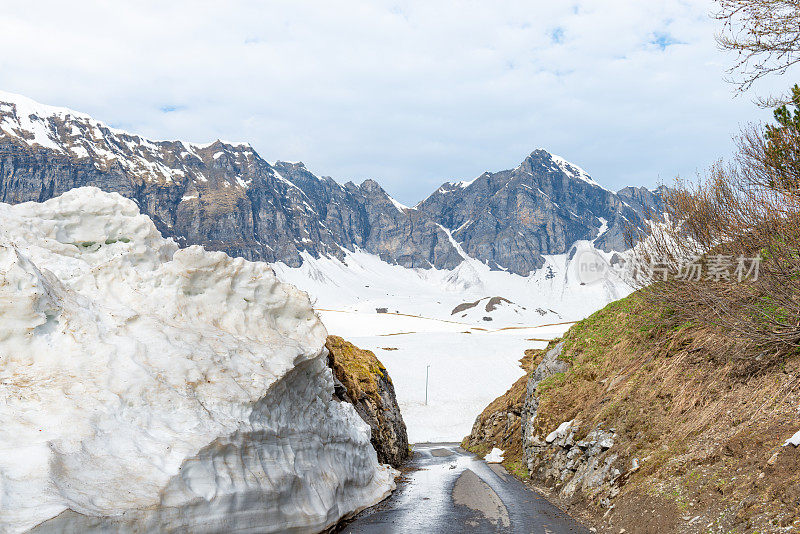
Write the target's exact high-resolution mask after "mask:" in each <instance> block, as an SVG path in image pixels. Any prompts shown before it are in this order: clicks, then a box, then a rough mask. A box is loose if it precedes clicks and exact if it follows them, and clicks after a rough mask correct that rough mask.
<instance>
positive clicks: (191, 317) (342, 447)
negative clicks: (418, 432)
mask: <svg viewBox="0 0 800 534" xmlns="http://www.w3.org/2000/svg"><path fill="white" fill-rule="evenodd" d="M0 316H2V318H3V320H2V321H0V421H2V422H3V424H2V425H0V532H21V531H25V530H27V529H30V528H32V527H34V526H36V525H37V524H40V523H42V522H45V523H44V524H43V525H41V526H40V527H39V529H40V530H42V531H64V530H69V529H71V530H73V531H77V532H82V531H86V530H88V529H89V527H90V526H94V528H105V529H110V530H114V531H164V530H179V531H186V530H190V531H192V532H218V531H224V530H228V531H229V530H237V531H243V532H246V531H258V532H278V531H280V532H284V531H288V530H291V531H297V532H315V531H319V530H322V529H324V528H326V527H327V526H329V525H331V524H332V523H334V522H335V521H336V520H338V519H339V518H340V517H342V516H343V515H345V514H348V513H351V512H353V511H355V510H358V509H361V508H363V507H365V506H368V505H371V504H373V503H375V502H377V501H378V500H380V499H381V498H383V497H384V496H385V495H386V494H387V492H389V491H390V490H391V489H392V488H393V484H394V483H393V475H394V471H393V470H391V469H390V468H388V467H383V466H379V465H378V463H377V458H376V454H375V451H374V450H373V449H372V446H371V445H370V442H369V428H368V427H367V426H366V424H365V423H363V422H362V421H361V419H360V418H359V417H358V416H357V414H356V413H355V411H354V409H353V408H352V406H351V405H349V404H342V403H339V402H336V401H333V400H332V391H333V381H332V375H331V373H330V370H329V369H328V368H327V366H326V364H325V358H326V354H325V350H324V348H323V343H324V340H325V337H326V330H325V328H324V327H323V325H322V324H321V323H320V321H319V320H318V319H317V317H316V316H315V315H314V313H313V311H312V309H311V306H310V303H309V302H308V300H307V298H306V297H305V296H304V295H303V294H302V293H301V292H299V291H297V290H296V289H295V288H294V287H292V286H290V285H287V284H282V283H280V282H279V281H278V280H277V279H276V277H275V275H274V273H273V272H272V270H271V269H270V268H269V267H268V266H267V265H266V264H263V263H250V262H247V261H245V260H242V259H232V258H230V257H228V256H226V255H225V254H223V253H220V252H214V253H212V252H205V251H203V249H201V248H200V247H189V248H186V249H181V250H179V249H178V247H177V246H176V245H175V243H174V242H173V241H172V240H167V239H163V238H162V237H161V236H160V234H159V233H158V232H157V231H156V228H155V226H154V225H153V223H152V222H151V220H150V219H149V218H147V217H146V216H144V215H140V214H139V211H138V209H137V207H136V205H135V204H134V203H133V202H132V201H130V200H127V199H124V198H123V197H121V196H119V195H117V194H107V193H102V192H100V191H99V190H98V189H94V188H81V189H74V190H72V191H70V192H68V193H66V194H64V195H63V196H61V197H58V198H55V199H53V200H50V201H48V202H45V203H43V204H34V203H27V204H20V205H17V206H13V207H12V206H8V205H5V204H0ZM123 512H124V515H121V514H123ZM92 516H101V517H105V518H106V519H105V520H104V522H101V523H100V526H99V527H98V526H97V524H96V523H95V520H94V519H92Z"/></svg>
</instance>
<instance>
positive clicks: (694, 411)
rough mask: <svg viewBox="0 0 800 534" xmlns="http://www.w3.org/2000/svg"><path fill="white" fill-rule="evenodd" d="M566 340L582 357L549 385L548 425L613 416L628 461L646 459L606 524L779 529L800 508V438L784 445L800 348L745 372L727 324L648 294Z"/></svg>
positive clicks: (795, 396) (651, 528)
mask: <svg viewBox="0 0 800 534" xmlns="http://www.w3.org/2000/svg"><path fill="white" fill-rule="evenodd" d="M564 341H565V350H564V353H563V355H562V359H564V360H565V361H568V362H569V363H570V369H569V370H568V371H567V372H566V373H563V374H562V375H557V376H555V377H552V378H550V379H548V380H547V381H545V382H544V383H543V384H542V385H540V387H539V389H538V391H539V399H540V404H539V412H538V415H537V418H536V431H537V432H538V433H539V434H540V435H547V434H548V433H549V432H551V431H552V430H554V429H555V428H556V427H557V426H558V425H559V424H561V423H562V422H563V421H568V420H573V419H574V420H575V421H576V422H577V423H578V424H579V426H580V428H581V429H582V430H583V431H588V430H590V429H591V428H594V427H595V426H597V425H602V426H603V427H604V428H613V429H615V431H616V433H617V438H616V445H615V450H616V451H617V453H618V454H619V455H620V458H619V460H618V461H619V464H620V467H621V468H622V470H626V469H628V468H629V467H630V465H631V460H632V459H633V458H637V459H638V460H639V461H640V462H641V468H640V469H639V470H637V471H635V472H633V473H631V474H629V475H628V476H626V477H624V478H623V486H622V488H621V493H620V495H619V496H618V497H617V498H616V499H615V500H614V504H615V507H614V510H613V511H612V512H611V513H609V514H608V516H606V518H605V519H602V520H601V519H600V517H601V516H602V515H603V514H604V513H605V509H601V508H595V510H596V513H597V516H596V519H597V520H598V525H600V526H601V527H602V529H604V530H606V531H609V532H610V531H614V532H618V531H619V528H626V529H627V530H628V531H629V532H663V531H665V530H664V529H666V530H667V531H672V530H673V528H677V527H675V526H674V525H673V522H675V521H677V523H675V524H679V523H681V522H682V520H681V519H680V518H681V517H688V518H693V517H695V516H700V517H701V518H702V521H701V520H698V521H697V522H696V525H695V527H694V528H688V529H686V530H687V531H690V532H694V531H705V530H708V529H707V528H705V527H706V525H708V524H709V523H711V524H712V526H713V528H712V529H711V530H713V531H717V530H718V529H722V531H724V532H728V531H735V532H738V531H753V529H760V531H762V532H772V531H774V529H775V528H776V527H777V526H778V525H784V526H786V525H790V524H791V523H792V521H794V519H796V518H799V517H800V470H799V469H798V468H800V450H798V449H794V448H793V447H788V448H784V447H781V445H782V444H783V442H784V441H785V440H786V439H787V438H788V437H789V436H791V435H792V434H793V433H794V432H796V431H797V430H798V423H797V406H798V405H800V357H797V356H794V357H791V358H788V359H787V360H785V361H784V365H783V366H782V367H772V368H770V369H768V370H765V371H764V372H762V373H760V374H759V375H757V376H749V377H742V376H741V375H740V374H738V373H737V366H736V363H735V362H733V361H729V362H728V363H724V364H721V363H720V362H718V361H716V360H715V358H713V357H712V356H711V355H712V354H715V353H717V352H718V349H717V346H718V344H720V343H727V337H726V336H724V335H721V334H720V333H719V332H718V330H717V329H716V328H709V327H706V326H703V325H697V324H689V323H680V322H677V321H675V320H674V316H670V315H669V314H666V316H665V313H664V312H663V311H660V310H657V309H654V308H653V307H652V306H651V305H650V303H649V302H648V301H647V300H646V299H644V298H642V295H641V294H634V295H632V296H631V297H628V298H627V299H623V300H622V301H619V302H616V303H613V304H612V305H610V306H609V307H607V308H606V309H604V310H602V311H600V312H598V313H597V314H594V315H593V316H591V317H589V318H588V319H586V320H584V321H582V322H581V323H578V324H577V325H576V326H575V327H574V328H572V329H571V330H570V331H569V332H568V333H567V335H566V336H565V338H564ZM579 437H580V436H579ZM776 452H777V453H778V456H777V458H776V459H775V461H774V463H773V464H772V465H770V464H768V461H769V460H770V459H771V458H772V457H773V456H774V455H775V453H776ZM588 506H589V508H591V507H592V506H593V504H592V503H588ZM665 525H672V526H665ZM797 527H798V528H800V523H798V525H797Z"/></svg>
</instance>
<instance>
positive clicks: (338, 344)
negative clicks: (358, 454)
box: [325, 336, 410, 467]
mask: <svg viewBox="0 0 800 534" xmlns="http://www.w3.org/2000/svg"><path fill="white" fill-rule="evenodd" d="M325 346H326V347H327V349H328V366H329V367H330V368H331V369H332V370H333V375H334V378H335V380H336V390H335V395H336V396H337V398H338V399H339V400H341V401H346V402H350V403H351V404H353V406H355V408H356V413H358V415H359V416H360V417H361V419H363V420H364V422H365V423H367V424H368V425H369V427H370V429H371V431H372V437H371V441H372V445H373V447H375V451H376V452H377V453H378V461H379V462H381V463H385V464H390V465H392V466H394V467H399V466H400V465H402V464H403V463H404V462H405V461H406V460H407V459H408V458H409V456H410V452H409V447H408V434H407V432H406V425H405V423H404V422H403V415H402V414H401V413H400V407H399V406H398V404H397V398H396V397H395V393H394V385H393V384H392V379H391V378H390V377H389V372H388V371H387V370H386V368H385V367H384V366H383V365H382V364H381V362H380V361H378V359H377V358H376V357H375V354H374V353H373V352H372V351H369V350H363V349H359V348H358V347H356V346H355V345H353V344H352V343H349V342H347V341H345V340H344V339H342V338H341V337H339V336H328V340H327V342H326V343H325Z"/></svg>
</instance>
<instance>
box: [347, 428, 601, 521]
mask: <svg viewBox="0 0 800 534" xmlns="http://www.w3.org/2000/svg"><path fill="white" fill-rule="evenodd" d="M408 467H409V469H408V470H407V472H406V476H405V479H406V480H404V481H402V482H399V483H398V486H397V490H396V491H395V492H394V494H393V495H392V496H391V497H390V498H388V499H387V500H385V501H383V502H382V503H380V504H378V505H377V506H374V507H372V508H369V509H367V510H365V511H363V512H361V513H360V514H359V515H358V516H356V518H355V519H354V520H353V521H352V522H350V523H349V524H347V525H346V526H345V527H344V528H343V529H341V530H340V532H346V533H354V534H355V533H359V534H361V533H368V534H377V533H405V532H424V533H430V534H439V533H441V534H449V533H462V532H513V533H517V532H523V533H526V534H527V533H536V534H539V533H541V534H545V533H546V534H561V533H580V534H588V533H589V530H588V529H586V528H584V527H583V526H581V525H580V524H579V523H577V522H576V521H575V520H573V519H572V518H570V517H569V516H568V515H566V514H565V513H564V512H562V511H561V510H559V509H558V508H556V507H555V506H553V505H552V504H550V503H549V502H548V501H547V500H546V499H545V498H544V497H542V496H541V495H539V494H538V493H536V492H535V491H533V490H531V489H530V488H528V487H527V486H525V485H524V484H523V483H521V482H520V481H519V480H517V479H516V478H514V477H513V476H511V475H510V474H508V473H507V472H506V471H505V470H504V469H503V468H502V467H500V466H499V465H496V464H487V463H486V462H484V461H483V460H482V459H480V458H478V457H477V456H475V455H473V454H471V453H468V452H466V451H464V450H463V449H461V447H459V446H458V444H456V443H427V444H418V445H415V446H414V457H413V459H412V460H411V462H410V463H409V466H408Z"/></svg>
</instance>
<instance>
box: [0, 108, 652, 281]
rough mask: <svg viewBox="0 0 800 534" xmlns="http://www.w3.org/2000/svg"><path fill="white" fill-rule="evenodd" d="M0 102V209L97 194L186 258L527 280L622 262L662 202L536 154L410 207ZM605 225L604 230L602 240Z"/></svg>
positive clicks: (291, 169) (203, 148)
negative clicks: (592, 254)
mask: <svg viewBox="0 0 800 534" xmlns="http://www.w3.org/2000/svg"><path fill="white" fill-rule="evenodd" d="M5 100H9V101H7V102H4V101H2V100H0V125H2V128H0V202H6V203H12V204H13V203H19V202H26V201H37V202H41V201H44V200H47V199H49V198H51V197H54V196H58V195H60V194H61V193H63V192H65V191H67V190H69V189H72V188H75V187H81V186H95V187H99V188H100V189H103V190H105V191H110V192H117V193H120V194H122V195H123V196H126V197H129V198H132V199H134V200H135V201H136V202H137V203H138V204H139V206H140V209H141V210H142V212H143V213H145V214H147V215H149V216H150V217H151V218H152V219H153V220H154V221H155V224H156V226H157V227H158V229H159V230H160V231H161V232H162V233H163V234H164V235H165V236H169V237H173V238H175V239H176V240H177V241H178V242H179V243H180V244H181V245H182V246H186V245H193V244H199V245H203V246H204V247H206V248H207V249H209V250H222V251H224V252H227V253H228V254H231V255H234V256H242V257H244V258H246V259H249V260H260V261H267V262H276V261H282V262H284V263H286V264H288V265H290V266H298V265H300V264H301V263H302V254H303V253H308V254H310V255H311V256H313V257H319V256H333V257H337V258H339V259H342V258H344V255H345V251H347V250H350V251H353V250H355V249H356V248H359V249H362V250H364V251H366V252H370V253H373V254H376V255H378V256H379V257H380V258H381V259H383V260H384V261H386V262H389V263H394V264H398V265H402V266H404V267H409V268H417V267H419V268H430V267H436V268H442V269H451V268H454V267H456V266H457V265H459V264H460V263H461V262H462V261H463V256H462V254H461V253H460V252H459V251H458V250H457V246H456V244H455V243H456V242H457V243H458V244H459V245H460V246H461V247H463V249H464V252H465V253H466V254H468V255H470V256H472V257H474V258H477V259H479V260H481V261H484V262H485V263H487V264H488V265H489V266H491V267H492V268H496V269H506V270H509V271H511V272H513V273H517V274H522V275H527V274H528V273H529V272H530V271H532V270H535V269H537V268H539V267H541V265H542V263H543V259H542V255H543V254H560V253H565V252H567V250H568V247H569V246H570V245H571V244H572V243H573V242H574V241H575V240H577V239H594V238H597V241H596V245H597V246H598V247H599V248H602V249H604V250H606V251H610V250H623V249H625V248H627V247H626V244H625V239H624V229H625V226H626V225H633V226H634V227H636V228H641V227H642V226H643V221H644V219H645V218H646V217H647V210H648V209H654V210H655V211H659V195H658V193H653V192H650V191H648V190H647V189H644V188H641V189H633V188H626V189H623V190H622V191H620V192H619V193H618V194H615V193H612V192H610V191H607V190H605V189H603V188H602V187H600V186H599V185H597V184H596V183H594V182H593V181H592V180H591V179H590V178H589V177H588V175H587V174H586V173H585V172H584V171H582V170H580V169H579V168H577V167H575V166H573V165H571V164H569V163H567V162H566V161H564V160H562V159H561V158H558V157H556V156H552V155H551V154H549V153H548V152H546V151H544V150H537V151H535V152H533V153H532V154H531V155H530V156H529V157H528V158H526V159H525V161H523V162H522V163H521V164H520V165H519V166H518V167H517V168H515V169H512V170H507V171H501V172H498V173H488V172H487V173H484V174H483V175H481V176H480V177H478V178H477V179H475V180H474V181H472V182H471V183H470V184H468V185H462V184H451V183H446V184H444V185H443V186H442V187H440V188H439V190H437V191H436V192H435V193H434V194H433V195H431V196H430V197H429V198H427V199H426V200H424V201H423V202H421V203H420V204H419V205H418V206H417V207H416V208H406V207H404V206H401V205H399V204H398V203H396V202H395V201H394V200H393V199H392V198H391V197H390V196H389V195H388V194H387V193H386V191H384V190H383V189H382V188H381V186H380V185H378V184H377V183H376V182H374V181H372V180H367V181H365V182H364V183H362V184H361V185H356V184H354V183H352V182H349V183H347V184H344V185H341V184H339V183H337V182H335V181H334V180H332V179H331V178H329V177H323V178H319V177H317V176H315V175H314V174H312V173H311V172H309V171H308V170H307V169H306V168H305V166H304V165H303V164H302V163H287V162H281V161H279V162H277V163H275V164H274V165H271V164H269V163H267V162H266V161H265V160H263V159H262V158H261V157H260V156H259V155H258V154H257V153H256V152H255V151H254V150H253V149H252V148H251V147H250V146H249V145H247V144H231V143H224V142H221V141H216V142H214V143H211V144H208V145H197V144H190V143H183V142H180V141H148V140H146V139H143V138H141V137H139V136H136V135H132V134H128V133H125V132H121V131H119V130H115V129H112V128H108V127H107V126H105V125H103V124H102V123H99V122H97V121H95V120H93V119H91V118H90V117H88V116H86V115H82V114H80V113H75V112H71V111H69V110H61V109H58V108H49V107H47V106H41V105H38V104H36V103H34V102H31V101H28V100H26V99H24V98H22V97H14V98H10V97H7V98H5ZM601 218H602V219H605V220H606V221H607V228H608V230H607V231H605V232H604V233H603V234H602V235H598V234H599V230H600V229H601V228H605V227H604V226H603V224H602V222H601ZM451 235H452V237H451ZM453 238H454V239H453Z"/></svg>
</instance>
